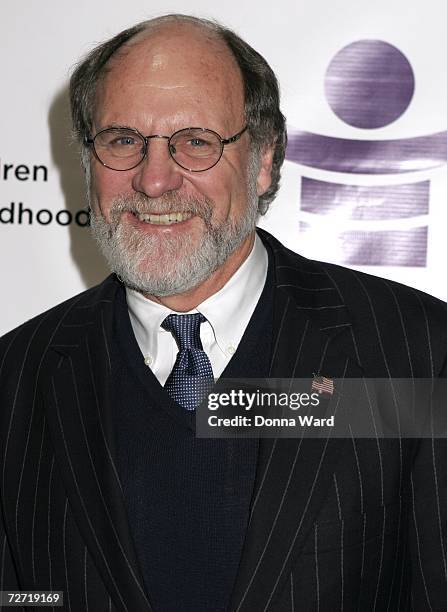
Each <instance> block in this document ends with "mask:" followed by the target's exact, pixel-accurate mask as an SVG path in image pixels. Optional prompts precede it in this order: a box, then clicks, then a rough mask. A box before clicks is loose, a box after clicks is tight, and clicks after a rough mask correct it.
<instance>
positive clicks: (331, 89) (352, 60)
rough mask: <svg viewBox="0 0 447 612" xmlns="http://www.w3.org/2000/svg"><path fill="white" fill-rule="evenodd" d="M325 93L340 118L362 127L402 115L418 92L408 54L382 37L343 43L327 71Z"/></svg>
mask: <svg viewBox="0 0 447 612" xmlns="http://www.w3.org/2000/svg"><path fill="white" fill-rule="evenodd" d="M325 93H326V98H327V101H328V102H329V105H330V107H331V108H332V110H333V111H334V113H335V114H336V115H337V117H338V118H339V119H341V120H342V121H344V122H345V123H347V124H349V125H352V126H354V127H359V128H367V129H373V128H379V127H383V126H385V125H389V124H390V123H392V122H393V121H395V120H396V119H398V118H399V117H400V116H401V115H402V113H404V111H405V110H406V109H407V108H408V105H409V104H410V102H411V99H412V97H413V93H414V74H413V70H412V68H411V65H410V62H409V61H408V60H407V58H406V57H405V55H404V54H403V53H402V52H401V51H399V49H396V47H393V45H390V44H389V43H386V42H384V41H382V40H359V41H356V42H353V43H351V44H349V45H347V46H346V47H343V49H341V51H339V52H338V53H337V54H336V55H335V56H334V58H333V60H332V61H331V63H330V64H329V66H328V69H327V71H326V77H325Z"/></svg>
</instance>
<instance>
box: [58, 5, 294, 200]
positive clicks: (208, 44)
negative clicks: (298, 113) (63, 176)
mask: <svg viewBox="0 0 447 612" xmlns="http://www.w3.org/2000/svg"><path fill="white" fill-rule="evenodd" d="M167 36H168V37H171V36H172V37H173V38H169V40H172V42H173V44H174V45H179V46H178V47H177V46H175V47H173V48H172V49H171V51H172V52H173V55H172V56H171V58H172V59H173V58H174V56H175V55H176V56H177V58H178V61H179V62H180V63H181V62H182V61H183V59H184V58H185V53H186V52H188V53H189V52H191V53H192V55H194V52H198V51H199V50H200V52H201V53H202V58H200V59H201V61H202V62H203V67H204V74H205V73H206V74H207V75H208V77H207V79H211V80H212V79H213V78H214V77H216V72H215V70H216V64H213V61H214V60H219V61H220V68H218V70H221V69H224V70H227V71H228V73H229V74H230V73H231V75H232V76H231V78H232V79H233V83H234V79H237V78H239V77H236V74H237V71H236V69H235V66H237V67H238V68H239V74H240V75H241V78H242V91H243V96H244V115H245V121H244V122H245V124H246V125H247V127H248V132H249V135H250V139H251V143H252V145H253V147H254V148H255V149H257V150H258V151H262V150H264V149H265V148H266V147H269V146H271V145H274V155H273V165H272V184H271V186H270V187H269V189H268V190H267V191H266V192H265V193H264V194H262V195H261V196H260V198H259V210H260V212H265V210H266V209H267V207H268V205H269V203H270V202H271V201H272V200H273V198H274V196H275V194H276V192H277V189H278V186H279V178H280V168H281V165H282V162H283V160H284V154H285V145H286V133H285V122H284V117H283V116H282V114H281V112H280V110H279V91H278V85H277V81H276V78H275V75H274V73H273V72H272V70H271V68H270V67H269V65H268V64H267V62H266V61H265V60H264V58H263V57H262V56H261V55H259V54H258V53H257V52H256V51H255V50H254V49H252V47H250V46H249V45H248V44H247V43H246V42H245V41H243V40H242V39H241V38H240V37H239V36H237V35H236V34H235V33H234V32H232V31H231V30H229V29H227V28H225V27H223V26H221V25H219V24H217V23H215V22H212V21H208V20H206V19H198V18H195V17H190V16H187V15H165V16H163V17H158V18H156V19H152V20H149V21H145V22H142V23H139V24H137V25H136V26H134V27H132V28H129V29H128V30H124V31H123V32H121V33H119V34H118V35H116V36H115V37H113V38H112V39H110V40H108V41H106V42H104V43H103V44H101V45H99V46H98V47H96V48H95V49H93V50H92V51H91V52H90V53H89V54H88V55H87V57H86V58H85V59H84V60H83V61H82V62H81V63H80V64H79V65H78V66H77V68H76V70H75V71H74V72H73V75H72V78H71V81H70V101H71V108H72V119H73V129H74V134H75V136H76V137H77V139H78V140H79V142H80V144H81V147H82V149H83V152H84V156H83V160H84V166H85V165H86V163H85V162H86V160H87V159H88V155H86V151H85V146H84V145H85V140H86V139H87V138H90V137H91V136H92V135H93V118H94V115H95V102H96V100H97V99H98V97H97V88H98V85H99V83H101V81H103V80H104V79H106V78H107V76H106V75H107V73H108V72H109V70H112V68H113V66H114V65H119V62H120V61H122V60H123V58H124V56H125V55H126V54H129V53H132V49H133V48H134V47H138V46H139V45H140V44H141V45H143V44H145V41H148V40H149V39H150V38H151V37H153V38H154V41H155V40H158V41H159V43H160V44H161V41H162V39H163V37H165V38H166V37H167ZM175 39H177V43H175ZM180 41H182V44H181V45H180ZM141 48H142V47H141ZM165 48H166V47H165ZM189 50H190V51H189ZM134 57H136V56H134ZM159 59H160V61H161V59H162V58H161V57H160V58H159ZM162 65H163V62H161V64H160V67H161V66H162ZM223 66H226V68H222V67H223ZM154 67H155V66H154ZM208 68H213V69H211V70H209V69H208ZM207 82H210V81H207ZM230 85H231V83H228V86H230ZM202 86H204V83H202ZM227 91H228V89H227ZM232 110H234V109H232Z"/></svg>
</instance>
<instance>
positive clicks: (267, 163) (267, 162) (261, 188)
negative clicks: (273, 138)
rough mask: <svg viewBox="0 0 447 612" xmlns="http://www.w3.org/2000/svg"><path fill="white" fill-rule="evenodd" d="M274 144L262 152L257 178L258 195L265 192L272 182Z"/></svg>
mask: <svg viewBox="0 0 447 612" xmlns="http://www.w3.org/2000/svg"><path fill="white" fill-rule="evenodd" d="M274 150H275V148H274V146H270V147H267V148H266V149H264V151H263V153H262V154H261V164H260V166H259V172H258V177H257V179H256V191H257V194H258V196H261V195H262V194H264V193H265V192H266V191H267V189H268V188H269V187H270V185H271V184H272V163H273V153H274Z"/></svg>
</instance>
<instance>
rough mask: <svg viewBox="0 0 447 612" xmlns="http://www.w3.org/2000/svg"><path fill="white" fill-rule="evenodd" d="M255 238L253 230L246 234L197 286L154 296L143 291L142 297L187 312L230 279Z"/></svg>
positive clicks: (249, 250) (248, 252)
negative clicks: (239, 243)
mask: <svg viewBox="0 0 447 612" xmlns="http://www.w3.org/2000/svg"><path fill="white" fill-rule="evenodd" d="M254 240H255V232H253V233H252V234H250V235H249V236H247V238H246V239H245V240H244V242H243V243H242V244H241V246H240V247H239V248H238V249H236V251H234V253H232V254H231V255H230V257H229V258H228V259H227V260H226V262H225V263H224V264H223V265H222V266H221V267H220V268H218V269H217V270H215V271H214V272H213V273H212V274H211V275H210V276H209V277H208V278H207V279H205V280H204V281H203V282H202V283H201V284H200V285H197V287H193V288H192V289H190V290H189V291H185V292H184V293H179V294H177V295H166V296H162V297H156V296H154V295H148V294H146V293H143V295H144V297H145V298H147V299H148V300H152V301H153V302H157V303H159V304H163V306H166V307H167V308H169V309H170V310H174V311H176V312H188V311H189V310H193V309H194V308H197V306H198V305H199V304H201V303H202V302H204V301H205V300H206V299H207V298H209V297H210V296H211V295H213V294H214V293H217V292H218V291H219V290H220V289H222V287H223V286H224V285H225V284H226V283H227V282H228V281H229V280H230V278H231V277H232V276H233V274H234V273H235V272H236V271H237V270H238V269H239V268H240V267H241V265H242V264H243V263H244V261H245V260H246V259H247V257H248V256H249V254H250V252H251V250H252V248H253V243H254Z"/></svg>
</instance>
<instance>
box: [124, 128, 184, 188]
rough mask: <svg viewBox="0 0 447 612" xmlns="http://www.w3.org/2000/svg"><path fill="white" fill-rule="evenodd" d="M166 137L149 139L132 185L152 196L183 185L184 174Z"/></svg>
mask: <svg viewBox="0 0 447 612" xmlns="http://www.w3.org/2000/svg"><path fill="white" fill-rule="evenodd" d="M167 142H168V141H167V140H166V139H165V138H151V139H150V140H149V141H148V150H147V153H146V157H145V158H144V159H143V161H142V162H141V164H139V165H138V166H137V167H136V168H135V174H134V175H133V179H132V187H133V188H134V190H135V191H138V192H139V193H144V194H145V195H147V196H148V197H150V198H159V197H160V196H162V195H163V194H164V193H166V192H168V191H175V190H177V189H179V188H180V187H181V186H182V183H183V174H182V170H181V168H180V166H178V165H177V164H176V163H175V162H174V160H173V159H172V157H171V156H170V155H169V151H168V146H167Z"/></svg>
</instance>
